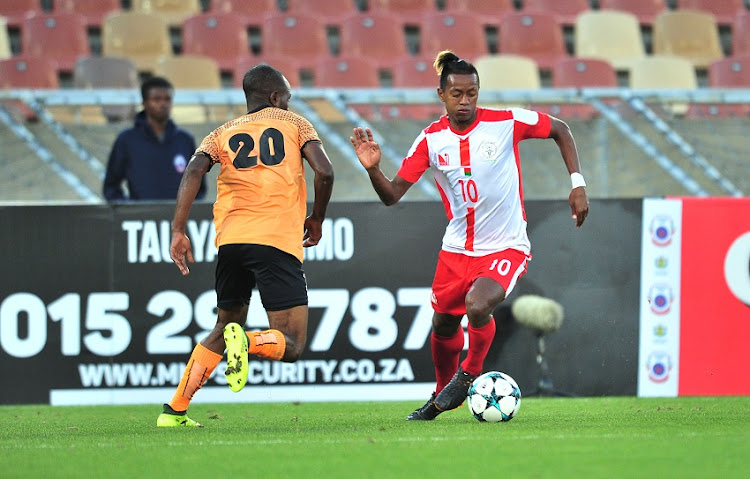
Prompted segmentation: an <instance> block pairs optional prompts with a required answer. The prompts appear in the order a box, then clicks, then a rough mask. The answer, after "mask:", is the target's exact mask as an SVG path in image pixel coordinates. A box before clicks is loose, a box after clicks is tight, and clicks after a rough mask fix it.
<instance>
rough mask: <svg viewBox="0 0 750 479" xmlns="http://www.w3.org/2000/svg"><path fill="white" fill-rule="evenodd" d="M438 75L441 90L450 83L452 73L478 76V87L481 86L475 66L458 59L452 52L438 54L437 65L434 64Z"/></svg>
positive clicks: (446, 51)
mask: <svg viewBox="0 0 750 479" xmlns="http://www.w3.org/2000/svg"><path fill="white" fill-rule="evenodd" d="M433 66H434V67H435V70H437V73H438V75H440V88H443V89H444V88H445V84H446V82H447V81H448V75H450V74H452V73H460V74H464V75H471V74H472V73H473V74H474V75H476V76H477V85H478V84H479V73H477V69H476V68H474V65H472V64H471V63H469V62H467V61H466V60H463V59H461V58H459V57H458V55H456V54H455V53H453V52H452V51H451V50H443V51H442V52H440V53H438V54H437V56H436V57H435V63H434V64H433Z"/></svg>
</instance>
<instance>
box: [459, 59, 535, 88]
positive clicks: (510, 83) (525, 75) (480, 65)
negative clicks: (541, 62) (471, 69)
mask: <svg viewBox="0 0 750 479" xmlns="http://www.w3.org/2000/svg"><path fill="white" fill-rule="evenodd" d="M474 66H475V67H476V69H477V73H479V78H480V82H481V85H482V88H483V89H485V90H494V89H500V90H538V89H539V88H541V79H540V77H539V67H538V66H537V64H536V62H535V61H534V60H533V59H531V58H528V57H523V56H520V55H502V54H501V55H487V56H484V57H480V58H477V59H476V60H475V61H474Z"/></svg>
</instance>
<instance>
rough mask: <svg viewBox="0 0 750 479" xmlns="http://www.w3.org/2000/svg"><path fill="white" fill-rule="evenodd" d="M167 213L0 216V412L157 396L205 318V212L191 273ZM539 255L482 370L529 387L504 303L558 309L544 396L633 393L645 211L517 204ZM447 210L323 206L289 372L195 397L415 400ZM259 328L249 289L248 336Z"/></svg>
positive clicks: (209, 301)
mask: <svg viewBox="0 0 750 479" xmlns="http://www.w3.org/2000/svg"><path fill="white" fill-rule="evenodd" d="M172 214H173V205H171V204H134V205H119V206H106V205H97V206H82V205H55V206H2V207H0V225H1V228H2V234H1V235H0V246H1V247H2V251H3V254H2V259H0V268H2V269H1V270H2V271H3V273H4V274H3V275H2V278H1V279H0V366H2V370H3V372H4V374H3V377H2V387H0V404H22V403H51V404H59V405H65V404H118V403H155V404H159V403H161V402H165V401H167V400H168V399H169V398H170V397H171V395H172V393H173V390H174V386H175V385H176V384H177V382H178V381H179V379H180V375H181V373H182V368H183V366H184V363H185V361H187V358H188V356H189V354H190V352H191V351H192V349H193V347H194V346H195V343H196V341H199V340H200V339H201V338H202V337H203V336H204V335H205V334H207V332H208V331H209V330H210V329H211V328H212V327H213V324H214V322H215V314H216V310H215V293H214V291H213V284H214V259H215V254H216V250H215V248H214V247H213V234H214V233H213V227H212V224H211V205H210V204H196V205H195V206H194V207H193V210H192V212H191V217H190V221H189V223H188V235H189V236H190V238H191V240H192V244H193V250H194V254H195V259H196V263H195V264H192V265H191V274H190V275H189V276H187V277H183V276H181V275H180V274H179V271H178V270H177V268H176V267H175V266H174V264H173V263H172V262H171V260H170V259H169V241H170V237H169V229H170V228H169V226H170V220H171V217H172ZM527 216H528V220H529V235H530V237H531V241H532V250H533V251H532V252H533V254H534V259H533V260H532V262H531V265H530V268H529V273H528V274H527V275H526V276H525V277H524V278H522V279H521V280H520V281H519V284H518V286H517V287H516V290H515V291H514V292H513V294H512V295H511V297H510V298H509V299H508V301H506V303H507V305H506V304H504V305H501V307H500V308H498V310H496V317H497V319H498V323H499V328H498V336H497V338H496V341H495V344H494V345H493V348H492V349H491V351H490V356H489V357H488V359H487V362H486V363H485V369H500V370H503V371H506V372H508V373H510V374H511V375H512V376H513V377H514V378H516V380H517V381H518V382H519V385H520V386H521V388H522V390H524V389H525V390H527V391H531V390H533V388H534V386H535V382H536V378H537V371H536V363H535V351H536V340H535V337H534V334H533V332H532V331H529V330H526V329H525V328H523V327H521V326H519V325H518V324H517V323H514V322H513V321H512V319H511V318H509V317H508V314H507V309H508V305H509V304H510V302H511V301H512V300H513V298H514V297H516V296H517V295H520V294H526V293H534V294H541V295H544V296H548V297H550V298H554V299H555V300H557V301H559V302H560V303H561V304H562V305H563V306H564V308H565V312H566V319H565V323H564V325H563V328H562V329H561V330H560V331H557V332H555V333H553V334H552V335H550V337H549V338H548V339H547V344H548V361H549V363H550V369H551V371H552V375H553V379H554V380H555V382H556V385H557V386H559V387H560V388H561V389H568V390H570V392H573V393H576V394H581V395H600V394H619V395H622V394H634V393H635V389H636V386H635V378H636V365H635V362H636V360H637V354H638V344H637V338H638V330H637V327H638V318H637V311H638V304H637V301H638V278H639V257H640V242H639V238H640V201H639V200H633V201H629V202H628V201H626V202H619V201H599V202H594V203H593V204H592V214H591V217H590V218H589V221H587V223H586V225H585V227H584V228H583V229H581V230H577V229H576V228H574V227H573V225H572V224H571V221H570V218H569V207H568V205H567V203H566V202H564V201H562V202H560V201H540V202H527ZM445 224H446V218H445V214H444V212H443V209H442V206H441V205H440V203H433V202H424V203H422V202H406V203H402V204H399V205H396V206H393V207H388V208H387V207H385V206H383V205H381V204H379V203H334V204H331V205H330V207H329V211H328V218H327V220H326V222H325V223H324V241H322V242H321V244H320V245H318V246H317V247H315V248H311V249H308V250H306V257H305V264H304V267H305V271H306V274H307V278H308V289H309V298H310V322H309V329H308V341H307V346H306V349H305V353H304V354H303V358H302V359H301V360H300V361H298V362H297V363H293V364H286V363H274V362H268V361H261V360H256V361H251V367H250V375H249V378H248V386H247V387H246V388H245V389H244V390H243V391H242V392H240V393H237V394H234V393H232V392H230V391H229V390H228V388H227V387H226V385H225V382H224V376H223V374H222V372H223V369H224V367H223V365H220V366H219V367H218V368H217V370H216V372H215V373H214V375H213V376H212V377H211V379H209V381H208V382H207V384H206V386H205V387H204V389H203V390H202V391H201V392H200V393H198V394H197V395H196V401H202V402H228V401H233V402H235V401H238V402H253V401H299V400H302V401H305V400H308V401H326V400H372V399H383V400H389V399H394V400H395V399H423V398H424V397H427V396H428V395H429V393H430V391H431V390H432V387H433V386H434V384H433V382H434V371H433V369H432V361H431V356H430V349H429V333H430V326H431V317H432V310H431V308H430V302H429V297H430V284H431V281H432V274H433V271H434V267H435V263H436V258H437V253H438V251H439V248H440V241H441V238H442V234H443V229H444V227H445ZM266 321H267V318H266V317H265V313H264V312H263V310H262V307H261V304H260V301H259V298H258V295H257V291H256V292H255V293H254V295H253V300H252V301H251V308H250V314H249V317H248V323H247V327H248V328H251V329H255V328H264V327H265V326H266V325H267V322H266Z"/></svg>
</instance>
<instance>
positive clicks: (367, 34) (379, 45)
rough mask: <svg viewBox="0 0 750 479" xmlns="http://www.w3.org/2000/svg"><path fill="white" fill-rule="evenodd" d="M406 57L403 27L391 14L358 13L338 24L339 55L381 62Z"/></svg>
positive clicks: (397, 18) (406, 50)
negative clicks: (339, 29)
mask: <svg viewBox="0 0 750 479" xmlns="http://www.w3.org/2000/svg"><path fill="white" fill-rule="evenodd" d="M408 54H409V52H408V49H407V46H406V34H405V32H404V24H403V23H402V21H401V20H400V19H399V17H397V16H395V15H393V14H392V13H387V12H372V13H361V14H358V15H353V16H350V17H347V18H346V19H345V20H344V21H343V22H342V23H341V55H349V56H356V55H360V56H366V57H368V58H371V59H374V60H376V61H378V62H381V63H382V62H390V61H392V59H393V58H398V57H402V56H406V55H408Z"/></svg>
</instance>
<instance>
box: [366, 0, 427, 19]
mask: <svg viewBox="0 0 750 479" xmlns="http://www.w3.org/2000/svg"><path fill="white" fill-rule="evenodd" d="M368 5H369V7H370V10H372V11H383V10H385V11H388V12H392V13H396V14H398V15H415V14H416V15H421V14H424V13H426V12H431V11H435V10H436V9H437V8H436V7H435V0H369V1H368Z"/></svg>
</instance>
